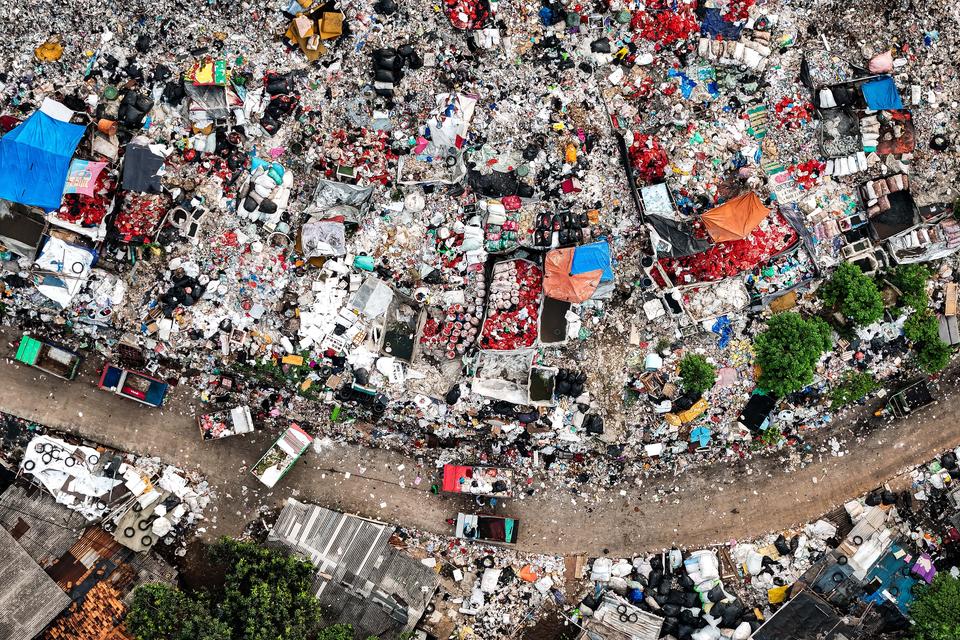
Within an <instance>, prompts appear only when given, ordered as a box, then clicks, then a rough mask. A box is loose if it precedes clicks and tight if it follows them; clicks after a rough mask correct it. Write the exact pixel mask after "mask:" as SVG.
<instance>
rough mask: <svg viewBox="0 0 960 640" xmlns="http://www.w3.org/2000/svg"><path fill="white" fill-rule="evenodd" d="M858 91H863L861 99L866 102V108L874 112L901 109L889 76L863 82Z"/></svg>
mask: <svg viewBox="0 0 960 640" xmlns="http://www.w3.org/2000/svg"><path fill="white" fill-rule="evenodd" d="M860 89H861V90H862V91H863V99H864V100H866V101H867V107H869V108H870V109H872V110H874V111H881V110H893V109H903V102H902V101H901V100H900V94H899V93H897V85H896V83H894V81H893V78H891V77H890V76H884V77H882V78H877V79H876V80H871V81H870V82H865V83H863V85H862V86H861V87H860Z"/></svg>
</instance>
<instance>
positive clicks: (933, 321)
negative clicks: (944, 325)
mask: <svg viewBox="0 0 960 640" xmlns="http://www.w3.org/2000/svg"><path fill="white" fill-rule="evenodd" d="M903 335H905V336H906V337H907V340H909V341H910V342H914V343H920V344H925V343H928V342H934V341H937V340H939V339H940V321H939V320H937V317H936V316H935V315H933V313H931V312H930V311H929V310H924V311H915V312H914V313H911V314H910V317H909V318H907V320H906V322H904V323H903Z"/></svg>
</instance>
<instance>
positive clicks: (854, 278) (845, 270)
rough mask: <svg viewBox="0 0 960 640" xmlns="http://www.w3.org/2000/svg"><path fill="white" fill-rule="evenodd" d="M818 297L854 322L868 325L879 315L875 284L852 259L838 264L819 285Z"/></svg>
mask: <svg viewBox="0 0 960 640" xmlns="http://www.w3.org/2000/svg"><path fill="white" fill-rule="evenodd" d="M821 297H822V298H823V300H824V302H826V303H827V304H828V305H830V306H831V307H833V308H835V309H836V310H838V311H839V312H840V313H842V314H843V315H844V316H845V317H846V318H847V319H848V320H850V321H851V322H853V323H854V324H856V325H867V324H871V323H873V322H876V321H877V320H879V319H880V318H881V316H883V296H881V295H880V290H879V289H878V288H877V283H876V282H874V281H873V279H872V278H870V277H868V276H865V275H863V271H861V270H860V267H858V266H857V265H855V264H853V263H852V262H841V263H840V265H839V266H838V267H837V268H836V269H835V270H834V272H833V274H832V275H831V276H830V279H829V280H828V281H827V282H826V283H825V284H824V285H823V287H821Z"/></svg>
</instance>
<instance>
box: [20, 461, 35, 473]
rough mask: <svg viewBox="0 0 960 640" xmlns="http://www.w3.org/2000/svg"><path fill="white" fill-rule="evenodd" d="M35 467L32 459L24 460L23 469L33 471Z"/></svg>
mask: <svg viewBox="0 0 960 640" xmlns="http://www.w3.org/2000/svg"><path fill="white" fill-rule="evenodd" d="M36 467H37V463H36V462H34V461H33V460H27V461H26V462H24V463H23V470H24V471H33V470H34V469H36Z"/></svg>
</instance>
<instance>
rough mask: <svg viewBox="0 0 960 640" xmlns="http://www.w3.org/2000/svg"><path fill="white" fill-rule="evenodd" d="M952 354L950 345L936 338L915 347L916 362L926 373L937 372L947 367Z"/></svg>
mask: <svg viewBox="0 0 960 640" xmlns="http://www.w3.org/2000/svg"><path fill="white" fill-rule="evenodd" d="M952 356H953V350H952V349H951V348H950V345H948V344H947V343H946V342H944V341H943V340H941V339H940V338H937V339H936V340H934V341H931V342H924V343H923V344H922V345H920V348H919V349H917V364H918V365H920V368H921V369H923V370H924V371H925V372H927V373H937V372H938V371H943V370H944V369H946V368H947V365H948V364H950V358H951V357H952Z"/></svg>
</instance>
